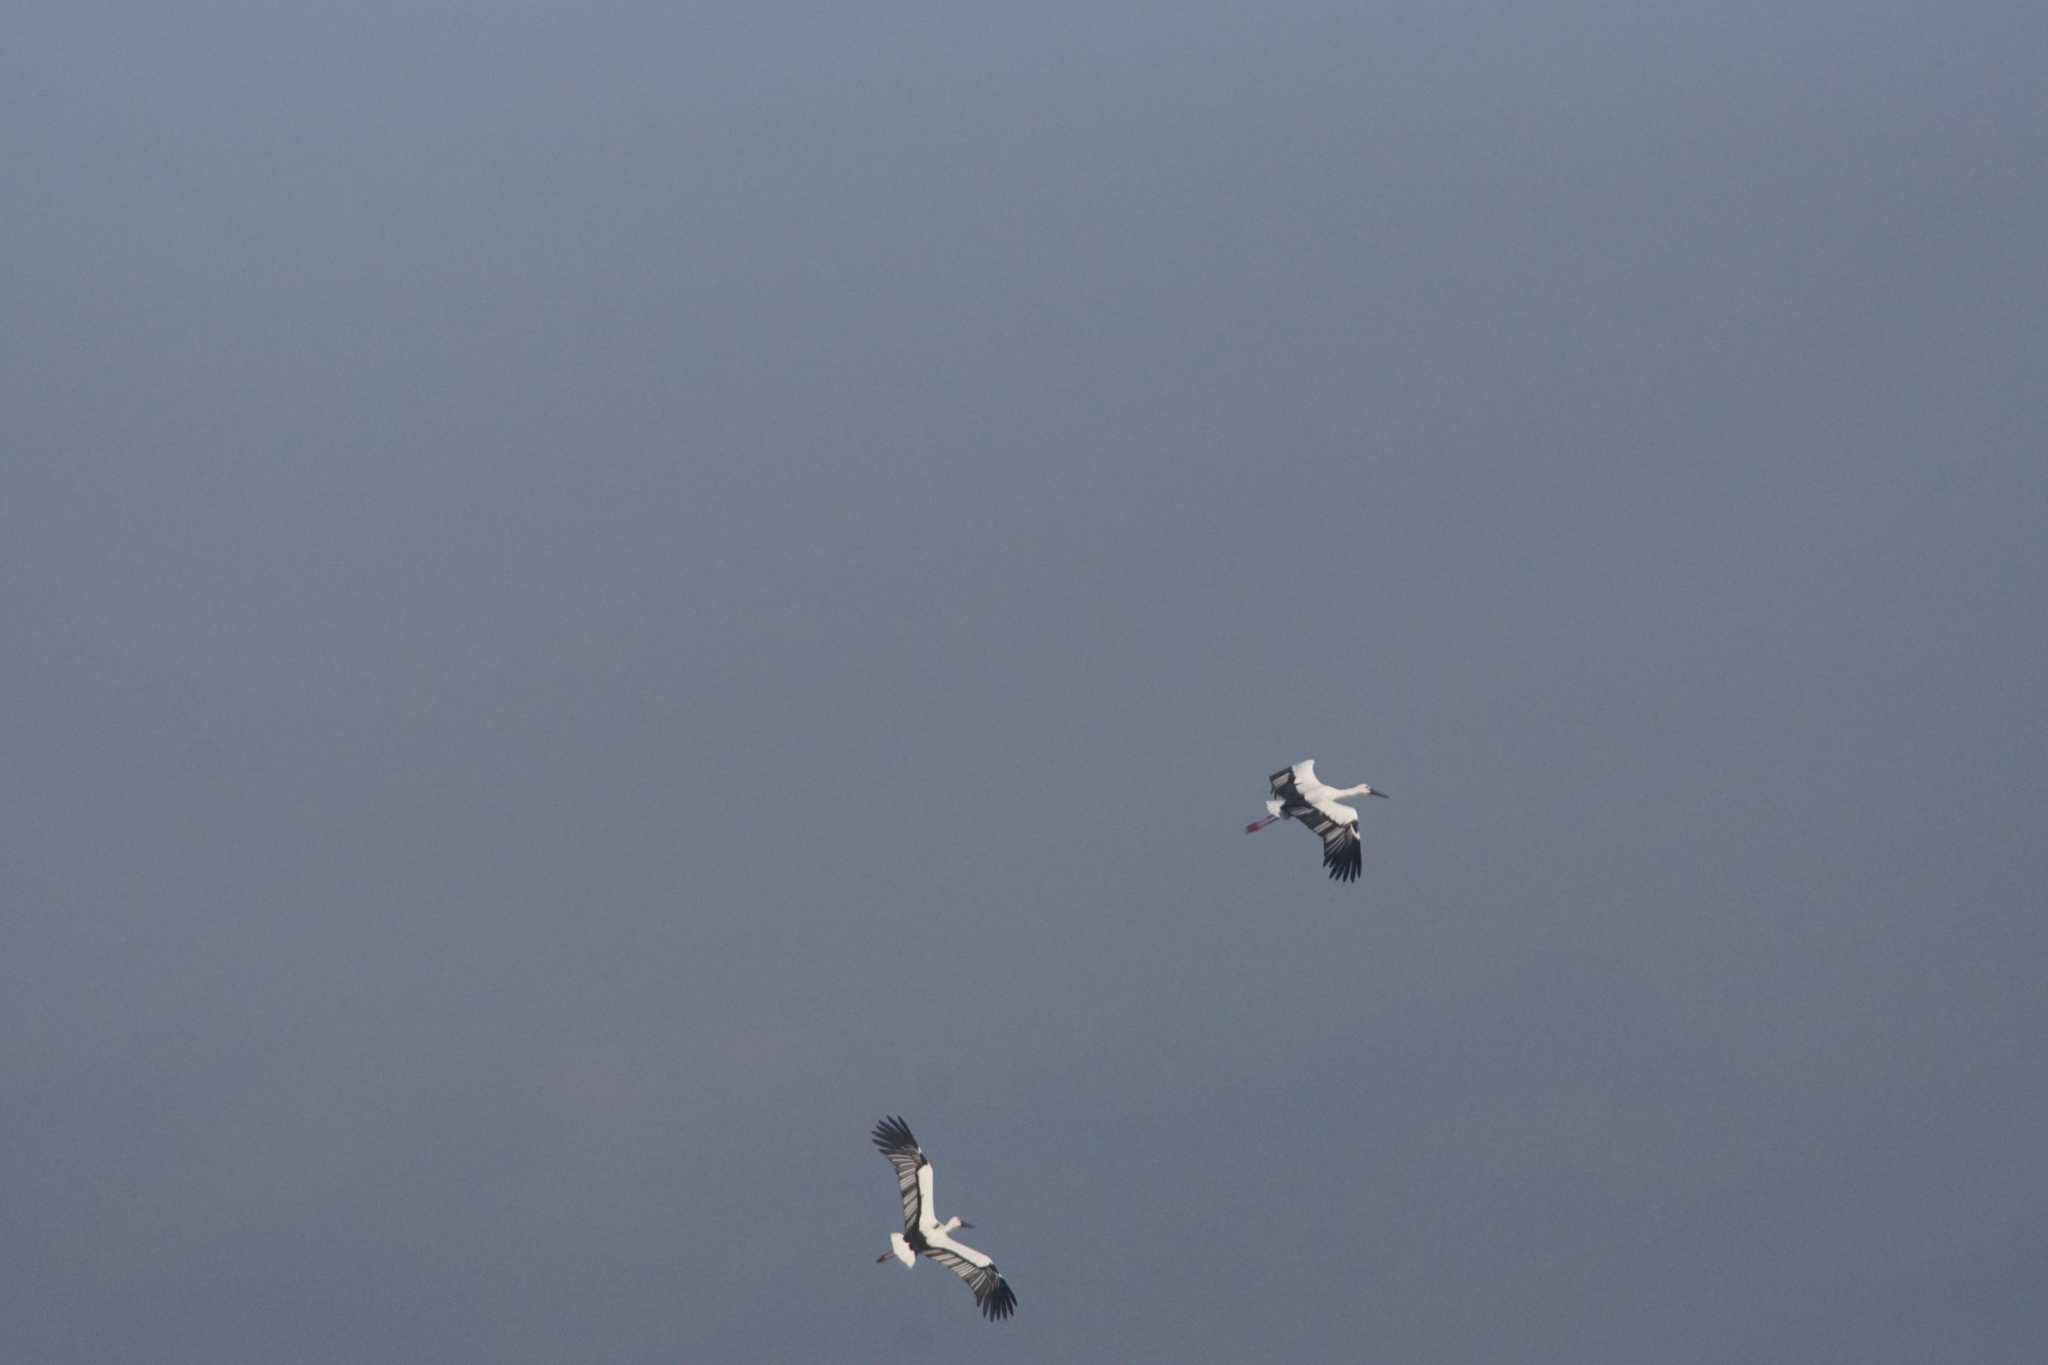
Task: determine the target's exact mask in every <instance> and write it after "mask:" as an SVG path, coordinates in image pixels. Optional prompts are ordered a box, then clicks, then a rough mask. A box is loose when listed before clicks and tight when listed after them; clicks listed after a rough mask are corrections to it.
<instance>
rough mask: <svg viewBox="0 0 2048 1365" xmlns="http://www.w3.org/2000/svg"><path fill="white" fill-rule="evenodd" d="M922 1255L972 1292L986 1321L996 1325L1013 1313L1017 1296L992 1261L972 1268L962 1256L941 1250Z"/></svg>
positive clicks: (935, 1249) (933, 1248) (970, 1262)
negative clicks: (930, 1259)
mask: <svg viewBox="0 0 2048 1365" xmlns="http://www.w3.org/2000/svg"><path fill="white" fill-rule="evenodd" d="M925 1255H927V1256H929V1257H931V1258H932V1259H933V1260H934V1261H937V1262H938V1263H939V1264H940V1265H942V1266H944V1267H946V1269H948V1270H950V1271H952V1272H953V1273H954V1274H955V1275H958V1276H959V1277H960V1278H961V1279H962V1280H964V1281H966V1283H967V1287H968V1288H969V1289H972V1290H973V1291H974V1301H975V1303H977V1304H979V1305H980V1306H981V1315H982V1316H983V1317H985V1318H987V1319H988V1320H989V1321H990V1322H1000V1321H1002V1320H1003V1319H1004V1318H1007V1317H1008V1316H1010V1314H1012V1313H1014V1312H1016V1311H1017V1294H1016V1291H1014V1290H1012V1289H1011V1288H1010V1285H1009V1281H1007V1280H1005V1279H1004V1278H1003V1273H1002V1272H1001V1271H1000V1270H997V1269H996V1266H995V1262H994V1261H990V1262H989V1263H988V1264H987V1265H976V1264H974V1263H973V1262H972V1261H970V1260H967V1259H966V1258H965V1257H962V1256H956V1255H954V1254H953V1253H952V1252H950V1251H947V1250H946V1249H945V1248H944V1247H932V1248H931V1249H930V1250H928V1251H926V1252H925Z"/></svg>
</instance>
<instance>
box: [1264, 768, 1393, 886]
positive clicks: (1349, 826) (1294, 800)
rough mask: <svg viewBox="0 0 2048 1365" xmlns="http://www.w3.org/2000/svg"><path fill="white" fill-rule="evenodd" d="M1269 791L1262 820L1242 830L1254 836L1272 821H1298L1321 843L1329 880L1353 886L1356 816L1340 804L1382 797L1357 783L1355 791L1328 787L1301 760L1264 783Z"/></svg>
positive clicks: (1357, 863)
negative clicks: (1350, 798) (1356, 798)
mask: <svg viewBox="0 0 2048 1365" xmlns="http://www.w3.org/2000/svg"><path fill="white" fill-rule="evenodd" d="M1266 781H1267V783H1268V784H1269V785H1270V786H1271V787H1272V789H1273V796H1272V799H1270V800H1268V801H1267V802H1266V812H1267V814H1266V818H1265V819H1263V820H1254V821H1252V822H1251V823H1250V824H1249V825H1246V826H1245V827H1244V830H1245V833H1247V834H1255V833H1257V832H1258V831H1259V830H1262V829H1264V828H1265V827H1266V826H1268V825H1270V824H1272V823H1273V822H1274V821H1275V820H1299V821H1301V823H1303V824H1304V825H1307V826H1308V827H1309V828H1310V829H1311V830H1313V831H1315V834H1316V837H1317V838H1319V839H1321V840H1322V841H1323V866H1324V867H1326V868H1328V869H1329V870H1330V880H1332V881H1339V882H1355V881H1357V880H1358V874H1359V871H1360V869H1361V868H1362V866H1363V864H1364V861H1365V859H1364V854H1363V851H1362V849H1361V847H1360V845H1359V841H1358V812H1357V811H1355V810H1353V809H1352V808H1351V807H1349V806H1347V805H1345V804H1344V803H1343V800H1342V798H1343V797H1347V796H1385V795H1386V793H1385V792H1383V791H1374V790H1373V789H1372V788H1371V787H1370V786H1368V785H1366V784H1365V783H1363V782H1361V783H1360V784H1359V785H1357V786H1355V787H1331V786H1327V785H1325V784H1324V783H1323V782H1322V781H1321V780H1320V779H1319V778H1317V777H1316V761H1315V760H1314V759H1312V758H1304V759H1303V760H1302V761H1301V762H1299V763H1297V764H1295V765H1294V766H1293V767H1291V768H1282V769H1281V770H1280V771H1279V772H1277V773H1274V774H1273V775H1272V776H1271V777H1269V778H1267V779H1266Z"/></svg>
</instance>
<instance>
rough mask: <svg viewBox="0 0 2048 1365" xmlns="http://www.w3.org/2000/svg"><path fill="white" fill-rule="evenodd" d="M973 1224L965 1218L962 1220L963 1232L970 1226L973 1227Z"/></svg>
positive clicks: (961, 1228) (961, 1227)
mask: <svg viewBox="0 0 2048 1365" xmlns="http://www.w3.org/2000/svg"><path fill="white" fill-rule="evenodd" d="M973 1226H974V1224H972V1223H970V1222H968V1221H967V1220H966V1219H965V1218H963V1219H961V1220H960V1230H961V1231H962V1232H965V1231H966V1230H967V1229H968V1228H971V1227H973Z"/></svg>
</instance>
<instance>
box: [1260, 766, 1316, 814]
mask: <svg viewBox="0 0 2048 1365" xmlns="http://www.w3.org/2000/svg"><path fill="white" fill-rule="evenodd" d="M1266 781H1267V783H1268V784H1270V785H1271V786H1272V788H1273V795H1274V796H1276V797H1278V798H1279V800H1280V803H1281V804H1282V805H1285V806H1305V805H1307V804H1308V797H1307V796H1306V795H1305V793H1307V792H1312V791H1314V790H1315V789H1316V788H1318V787H1320V786H1322V785H1323V784H1322V782H1321V781H1320V780H1319V779H1318V778H1317V777H1316V761H1315V760H1314V759H1312V758H1304V759H1303V760H1301V762H1299V763H1297V764H1295V765H1294V766H1292V767H1290V768H1282V769H1281V770H1280V771H1279V772H1277V773H1274V774H1273V775H1272V776H1271V777H1269V778H1267V779H1266Z"/></svg>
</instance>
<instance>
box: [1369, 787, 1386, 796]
mask: <svg viewBox="0 0 2048 1365" xmlns="http://www.w3.org/2000/svg"><path fill="white" fill-rule="evenodd" d="M1372 794H1373V795H1374V796H1385V795H1386V793H1385V792H1383V791H1381V790H1380V789H1379V788H1378V787H1374V788H1373V789H1372Z"/></svg>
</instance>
